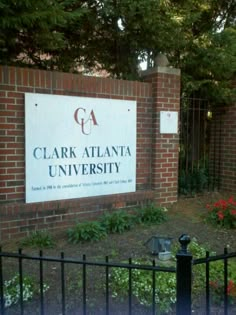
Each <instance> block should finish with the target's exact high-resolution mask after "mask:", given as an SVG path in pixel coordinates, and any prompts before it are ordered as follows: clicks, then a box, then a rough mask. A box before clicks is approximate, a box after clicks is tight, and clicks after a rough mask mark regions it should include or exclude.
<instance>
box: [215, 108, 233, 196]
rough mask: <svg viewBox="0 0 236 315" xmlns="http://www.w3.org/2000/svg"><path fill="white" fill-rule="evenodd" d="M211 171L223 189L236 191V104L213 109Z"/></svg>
mask: <svg viewBox="0 0 236 315" xmlns="http://www.w3.org/2000/svg"><path fill="white" fill-rule="evenodd" d="M211 134H212V136H211V139H212V141H211V147H210V157H211V173H212V175H214V176H216V177H217V180H218V183H219V185H217V186H218V187H219V188H220V190H221V191H227V192H232V193H235V191H236V104H234V105H231V106H227V107H224V108H220V109H218V110H217V111H215V112H214V111H213V118H212V125H211Z"/></svg>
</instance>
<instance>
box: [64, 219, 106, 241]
mask: <svg viewBox="0 0 236 315" xmlns="http://www.w3.org/2000/svg"><path fill="white" fill-rule="evenodd" d="M67 236H68V240H69V242H71V243H73V244H77V243H79V242H80V241H99V240H101V239H102V238H104V237H106V236H107V233H106V229H105V228H104V227H103V226H102V225H101V224H100V223H99V222H97V221H91V222H81V223H78V224H76V226H75V227H73V228H70V229H68V230H67Z"/></svg>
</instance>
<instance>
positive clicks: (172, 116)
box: [160, 111, 178, 133]
mask: <svg viewBox="0 0 236 315" xmlns="http://www.w3.org/2000/svg"><path fill="white" fill-rule="evenodd" d="M160 133H178V112H170V111H168V112H166V111H161V112H160Z"/></svg>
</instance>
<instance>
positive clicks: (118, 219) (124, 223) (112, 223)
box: [101, 211, 135, 233]
mask: <svg viewBox="0 0 236 315" xmlns="http://www.w3.org/2000/svg"><path fill="white" fill-rule="evenodd" d="M134 221H135V217H134V216H133V215H131V214H129V213H127V212H126V211H116V212H114V213H106V214H104V215H103V217H102V218H101V225H102V226H103V227H104V228H105V229H106V231H107V232H108V233H123V232H124V231H126V230H129V229H130V228H131V227H132V225H133V224H134Z"/></svg>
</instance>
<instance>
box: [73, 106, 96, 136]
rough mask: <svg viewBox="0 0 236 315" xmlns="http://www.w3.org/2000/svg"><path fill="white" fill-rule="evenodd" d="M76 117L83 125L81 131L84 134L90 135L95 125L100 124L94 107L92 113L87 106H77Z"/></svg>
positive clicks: (78, 122)
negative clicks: (88, 111) (87, 110)
mask: <svg viewBox="0 0 236 315" xmlns="http://www.w3.org/2000/svg"><path fill="white" fill-rule="evenodd" d="M74 119H75V121H76V123H77V124H78V125H80V126H81V131H82V133H83V134H84V135H90V134H91V132H92V128H93V126H98V123H97V119H96V117H95V114H94V111H93V109H92V110H91V111H90V113H87V112H86V109H85V108H82V107H79V108H77V109H76V110H75V112H74Z"/></svg>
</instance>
